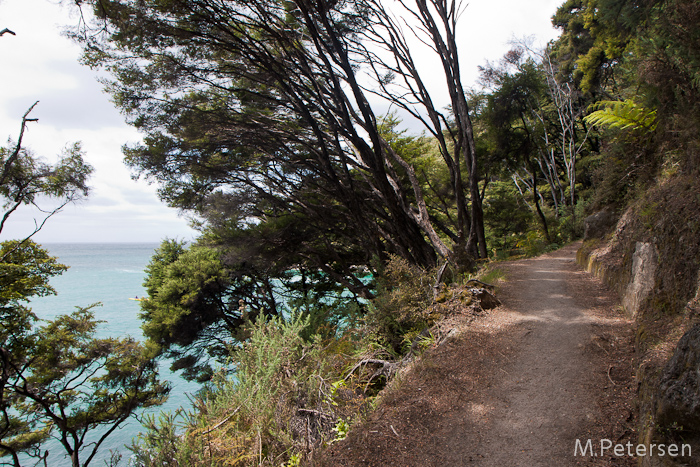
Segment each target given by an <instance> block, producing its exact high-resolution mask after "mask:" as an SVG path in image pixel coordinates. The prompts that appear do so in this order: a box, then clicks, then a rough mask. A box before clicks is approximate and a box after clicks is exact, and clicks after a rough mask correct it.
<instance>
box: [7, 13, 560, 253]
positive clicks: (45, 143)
mask: <svg viewBox="0 0 700 467" xmlns="http://www.w3.org/2000/svg"><path fill="white" fill-rule="evenodd" d="M66 3H71V2H66ZM561 3H562V0H528V1H523V0H472V1H471V2H469V4H468V6H467V8H466V10H465V13H464V14H463V16H462V17H461V19H460V22H459V31H458V34H459V35H458V40H459V47H460V60H461V67H462V73H463V84H464V85H465V86H466V87H474V86H476V79H477V78H478V66H479V65H484V64H485V63H486V61H487V60H490V61H493V62H496V61H498V59H499V58H500V57H502V56H503V55H504V54H505V53H506V52H507V51H508V50H509V48H510V46H509V41H511V40H513V39H519V38H523V37H527V36H532V37H533V38H534V41H535V44H539V45H544V44H545V43H546V42H547V41H549V40H551V39H553V38H555V37H556V35H557V32H556V31H555V30H554V29H553V28H552V26H551V22H550V18H551V16H552V15H553V14H554V12H555V11H556V8H557V7H558V6H559V5H560V4H561ZM77 21H78V19H77V17H76V16H74V15H71V9H70V8H69V7H67V6H61V5H59V4H58V0H0V30H2V29H4V28H9V29H11V30H12V31H13V32H15V33H16V35H15V36H13V35H10V34H5V35H3V36H2V37H0V138H2V144H3V145H6V143H7V140H8V138H12V139H13V140H16V139H17V136H18V134H19V129H20V123H21V119H22V115H23V114H24V113H25V112H26V111H27V109H28V108H29V107H30V106H31V105H32V104H33V103H34V102H36V101H39V104H38V105H37V106H36V108H35V109H34V110H33V112H32V113H31V117H34V118H38V119H39V121H38V122H33V123H30V124H29V125H30V126H29V128H28V131H27V132H26V133H25V135H24V141H23V142H24V144H25V146H27V147H29V148H31V149H32V150H33V151H34V152H35V153H36V154H37V155H40V156H42V157H43V158H45V159H46V160H47V161H49V162H55V161H56V159H57V156H58V154H60V153H61V151H62V149H63V148H64V147H66V146H67V145H69V144H72V143H73V142H76V141H80V142H81V143H82V147H83V150H84V151H85V153H86V160H87V162H88V163H89V164H91V165H92V166H93V167H94V169H95V170H94V172H93V175H92V177H91V179H90V186H91V187H92V190H91V194H90V196H89V198H88V199H86V200H84V201H81V202H80V203H79V204H76V205H71V206H68V207H66V208H64V210H63V211H62V212H60V213H58V214H57V215H56V216H54V217H52V218H51V219H49V221H48V222H47V224H46V225H45V226H44V227H43V228H42V230H41V231H40V232H39V233H37V234H36V235H35V236H34V239H35V240H36V241H38V242H40V243H56V242H76V243H82V242H159V241H161V240H162V239H164V238H166V237H167V238H178V239H181V240H191V239H193V238H195V237H196V235H197V234H196V232H195V231H194V230H192V229H191V228H190V227H189V223H188V221H187V219H186V218H185V217H183V216H181V215H179V213H178V211H177V210H175V209H172V208H168V207H167V206H166V205H165V204H163V203H162V202H161V201H160V200H159V199H158V196H157V194H156V189H157V187H156V186H155V185H152V184H149V183H148V182H147V181H146V180H143V179H139V180H133V179H132V175H133V174H132V173H131V172H130V170H129V169H128V168H127V167H126V166H125V165H124V164H123V155H122V152H121V148H122V146H123V145H124V144H133V143H136V142H138V141H140V139H141V135H140V134H139V133H138V132H137V131H136V130H134V129H133V128H131V127H130V126H128V125H127V124H126V123H124V119H123V116H122V115H121V114H120V113H119V111H118V110H116V109H115V107H114V106H113V104H112V103H111V102H110V99H109V96H108V95H107V94H105V93H104V92H103V91H102V85H101V84H100V83H99V82H98V81H97V79H96V77H97V72H95V71H93V70H90V69H89V68H88V67H85V66H83V65H81V64H80V63H79V61H78V60H79V57H80V47H78V46H77V45H76V44H74V43H73V42H72V41H70V40H69V39H67V38H65V37H64V36H63V35H62V32H63V31H64V30H65V29H66V28H67V27H69V26H72V25H75V24H77ZM426 66H428V67H429V66H431V65H430V62H429V61H426ZM438 66H439V64H438ZM436 86H439V80H437V81H436ZM446 104H447V102H445V105H446ZM35 219H37V220H40V219H41V218H40V217H38V216H37V213H35V212H32V211H30V210H27V209H25V210H22V211H18V212H16V213H15V214H14V215H13V216H12V217H11V218H10V220H9V222H8V224H7V225H6V227H5V228H4V230H3V231H2V233H0V240H5V239H9V238H22V237H24V236H26V235H28V234H29V233H31V231H32V230H33V228H34V224H35V223H34V220H35Z"/></svg>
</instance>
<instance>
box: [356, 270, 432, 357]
mask: <svg viewBox="0 0 700 467" xmlns="http://www.w3.org/2000/svg"><path fill="white" fill-rule="evenodd" d="M430 277H431V275H430V274H428V273H426V271H423V270H422V269H421V268H419V267H417V266H413V265H410V264H409V263H408V261H406V260H405V259H403V258H400V257H397V256H395V257H392V258H391V259H390V260H389V262H388V263H387V265H386V267H385V268H384V271H382V273H381V275H380V278H379V280H378V285H379V290H378V293H377V297H376V298H375V299H374V300H373V301H372V304H371V306H370V310H369V312H368V314H367V316H366V317H365V323H366V325H367V327H368V328H369V329H370V330H371V332H372V333H373V334H374V339H376V341H377V343H378V344H379V345H381V346H383V347H385V348H386V349H387V350H389V351H390V352H392V353H394V354H400V353H401V352H402V350H403V344H404V342H405V336H406V335H409V334H412V333H413V334H415V333H416V332H421V331H422V330H423V329H425V328H426V327H428V326H429V325H430V324H431V323H430V316H429V315H428V308H429V306H430V304H431V303H432V300H433V290H432V283H431V281H430Z"/></svg>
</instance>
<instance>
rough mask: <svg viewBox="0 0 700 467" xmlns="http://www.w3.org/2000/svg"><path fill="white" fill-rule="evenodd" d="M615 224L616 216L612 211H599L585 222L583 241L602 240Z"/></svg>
mask: <svg viewBox="0 0 700 467" xmlns="http://www.w3.org/2000/svg"><path fill="white" fill-rule="evenodd" d="M614 224H615V216H614V215H613V213H611V212H610V211H599V212H596V213H595V214H591V215H590V216H588V217H586V218H585V219H584V220H583V239H584V240H588V239H591V238H600V237H602V236H603V235H605V234H606V233H607V232H608V230H610V227H612V226H613V225H614Z"/></svg>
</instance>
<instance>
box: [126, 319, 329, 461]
mask: <svg viewBox="0 0 700 467" xmlns="http://www.w3.org/2000/svg"><path fill="white" fill-rule="evenodd" d="M308 321H309V320H308V318H301V317H296V318H292V319H290V320H287V321H286V320H284V319H281V318H273V319H270V320H266V319H264V318H260V319H258V321H257V322H256V323H255V324H251V325H249V332H250V338H249V340H248V341H247V342H246V343H245V344H244V345H243V346H242V348H240V349H239V350H236V351H235V352H233V354H232V356H231V363H232V367H233V368H235V373H234V374H227V373H226V372H224V371H220V372H219V373H218V374H217V375H216V376H215V377H214V378H213V380H212V382H211V383H210V384H209V385H208V386H207V387H206V388H205V389H204V390H202V391H201V392H200V393H199V394H198V395H197V397H196V398H195V400H194V406H195V409H196V412H195V413H194V414H193V415H191V416H190V417H189V419H188V420H187V421H186V423H185V424H184V433H183V435H182V436H180V437H176V436H174V433H175V430H174V429H173V424H174V421H173V419H171V418H162V419H161V420H160V422H159V423H157V422H156V421H155V420H151V423H149V424H147V427H148V428H149V432H148V433H147V434H145V435H140V437H139V442H138V443H136V444H135V445H134V446H132V448H131V449H132V450H133V451H134V453H135V455H134V458H133V459H134V460H135V462H134V465H139V466H144V467H150V466H152V465H166V466H167V465H191V466H198V465H207V466H224V465H225V466H241V467H243V466H252V465H256V466H258V465H263V466H266V465H269V466H273V465H274V466H278V465H282V464H283V463H284V462H286V461H289V460H290V459H298V458H299V453H307V452H309V451H310V450H312V449H313V448H314V447H317V446H320V445H321V444H322V443H323V441H325V440H327V439H332V438H333V437H334V434H333V428H334V427H335V426H336V424H337V422H338V418H337V416H336V414H335V405H337V402H336V401H335V399H334V394H335V393H336V392H337V391H333V388H332V386H331V384H329V383H328V382H327V381H328V377H329V371H328V369H329V368H331V365H327V363H326V362H327V361H328V359H327V358H326V357H327V356H325V355H323V347H322V346H321V345H320V342H319V341H318V339H313V340H311V341H305V340H304V339H303V338H302V337H301V334H302V332H303V331H304V329H305V328H306V327H307V326H308V324H309V323H308Z"/></svg>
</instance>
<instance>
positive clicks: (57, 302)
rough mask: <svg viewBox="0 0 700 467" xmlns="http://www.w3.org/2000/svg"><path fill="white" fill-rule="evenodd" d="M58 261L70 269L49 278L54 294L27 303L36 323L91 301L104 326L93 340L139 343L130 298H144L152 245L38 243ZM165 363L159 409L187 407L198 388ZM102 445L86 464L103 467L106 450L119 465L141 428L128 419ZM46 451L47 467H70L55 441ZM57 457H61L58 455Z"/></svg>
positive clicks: (136, 309)
mask: <svg viewBox="0 0 700 467" xmlns="http://www.w3.org/2000/svg"><path fill="white" fill-rule="evenodd" d="M42 246H43V247H44V248H46V249H47V250H48V251H49V252H50V254H51V255H52V256H57V257H58V262H59V263H62V264H65V265H67V266H69V267H70V269H68V271H66V272H64V273H63V274H62V275H61V276H57V277H54V278H53V279H51V282H50V283H51V285H52V286H53V287H54V288H55V289H56V292H57V295H55V296H49V297H40V298H37V299H35V300H33V301H32V302H31V304H30V306H31V307H32V310H33V311H34V312H35V313H36V314H37V316H38V317H39V318H42V319H51V318H54V317H55V316H57V315H59V314H67V313H71V312H73V311H75V307H76V306H81V307H86V306H88V305H91V304H93V303H96V302H101V303H102V306H100V307H97V308H95V309H94V312H95V316H96V318H97V319H99V320H101V321H104V323H102V324H100V326H99V328H98V337H125V336H127V335H129V336H132V337H135V338H137V339H142V333H141V321H140V320H139V317H138V315H139V313H140V307H139V302H138V301H135V300H129V298H135V297H137V296H138V297H143V296H144V295H145V290H144V288H143V281H144V279H145V273H144V269H145V268H146V266H147V265H148V263H149V262H150V259H151V256H152V255H153V253H154V250H155V249H156V248H158V246H159V244H157V243H56V244H49V243H47V244H43V245H42ZM167 366H168V365H167V364H165V365H163V366H162V367H161V371H160V375H161V379H165V380H167V381H170V382H171V384H172V386H173V390H172V392H171V394H170V398H169V399H168V401H167V402H166V404H165V405H163V406H161V407H159V408H158V409H157V410H156V411H159V410H171V411H174V410H175V409H177V408H179V407H182V406H185V407H188V406H189V401H188V399H187V394H192V393H194V392H196V391H197V389H198V388H199V385H198V384H195V383H188V382H187V381H185V380H183V379H182V378H180V377H179V376H178V375H176V374H173V373H171V372H170V371H169V370H168V368H167ZM122 426H123V428H122V429H121V430H117V431H116V432H115V433H113V434H112V435H111V436H110V437H109V438H107V440H106V441H105V442H104V443H103V445H102V447H101V449H100V453H101V454H100V455H99V458H98V459H94V460H93V462H91V463H90V465H104V463H103V459H107V458H108V457H109V450H110V449H114V450H119V451H121V452H122V454H123V455H124V461H123V462H122V465H126V462H125V460H126V459H127V458H128V457H129V452H128V451H127V450H126V449H125V448H124V447H123V446H124V444H130V443H131V439H132V437H134V436H136V435H137V434H138V432H139V431H140V430H141V425H140V424H139V423H138V422H137V421H135V420H133V421H130V422H128V423H127V424H124V425H122ZM45 449H49V450H50V451H51V453H52V456H51V460H50V463H49V465H52V466H57V467H60V466H63V465H70V462H69V460H68V459H64V458H63V453H64V451H63V448H62V447H61V446H60V445H59V444H58V443H57V442H54V441H52V442H50V443H47V445H46V446H45ZM57 454H60V455H58V456H57Z"/></svg>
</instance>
